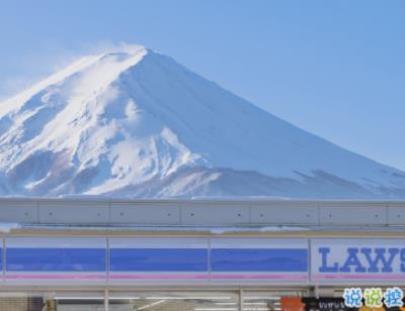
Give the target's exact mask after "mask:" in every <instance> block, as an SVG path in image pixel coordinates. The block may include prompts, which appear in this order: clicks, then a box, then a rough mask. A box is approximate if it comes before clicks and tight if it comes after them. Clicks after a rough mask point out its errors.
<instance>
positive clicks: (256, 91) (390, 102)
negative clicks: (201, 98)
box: [0, 0, 405, 170]
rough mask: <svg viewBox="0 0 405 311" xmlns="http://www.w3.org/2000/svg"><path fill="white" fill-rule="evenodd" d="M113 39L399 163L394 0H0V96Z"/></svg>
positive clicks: (402, 66) (404, 32)
mask: <svg viewBox="0 0 405 311" xmlns="http://www.w3.org/2000/svg"><path fill="white" fill-rule="evenodd" d="M120 42H127V43H138V44H143V45H145V46H148V47H150V48H152V49H155V50H158V51H160V52H162V53H165V54H167V55H170V56H172V57H174V58H175V59H176V60H177V61H179V62H180V63H182V64H184V65H186V66H187V67H189V68H190V69H192V70H194V71H196V72H197V73H199V74H201V75H203V76H205V77H206V78H209V79H210V80H214V81H216V82H218V83H219V84H220V85H222V86H223V87H225V88H227V89H229V90H231V91H233V92H235V93H236V94H238V95H240V96H242V97H245V98H247V99H249V100H250V101H252V102H253V103H255V104H256V105H258V106H260V107H262V108H264V109H265V110H268V111H269V112H272V113H274V114H275V115H277V116H279V117H282V118H284V119H286V120H288V121H290V122H292V123H294V124H296V125H298V126H300V127H301V128H304V129H306V130H308V131H311V132H313V133H315V134H318V135H320V136H322V137H324V138H327V139H329V140H331V141H333V142H335V143H337V144H338V145H341V146H343V147H346V148H349V149H351V150H353V151H356V152H359V153H361V154H364V155H367V156H369V157H371V158H373V159H376V160H378V161H380V162H383V163H385V164H389V165H392V166H396V167H398V168H401V169H403V170H405V143H404V141H405V139H404V138H403V137H405V1H402V0H390V1H383V0H380V1H374V0H357V1H351V0H346V1H343V0H341V1H339V0H336V1H332V0H330V1H323V0H322V1H321V0H319V1H316V0H307V1H301V0H295V1H292V0H277V1H275V0H273V1H271V0H263V1H260V0H249V1H248V0H245V1H237V0H204V1H198V0H184V1H183V0H171V1H169V0H161V1H157V0H145V1H137V0H131V1H130V0H128V1H126V0H114V1H113V0H110V1H103V0H97V1H96V0H86V1H83V0H80V1H79V0H64V1H63V0H60V1H54V0H49V1H44V0H36V1H33V0H32V1H31V0H26V1H22V0H0V46H1V48H0V81H1V82H0V98H4V97H7V96H9V95H11V94H13V93H14V92H16V91H18V90H19V89H21V88H22V87H25V86H27V85H28V84H30V83H32V82H33V81H35V80H37V79H39V78H41V77H43V76H45V75H47V74H49V73H50V72H52V71H53V70H55V69H57V68H59V67H61V66H63V65H64V64H66V63H68V62H69V61H70V60H72V59H73V58H75V57H77V56H78V55H81V54H85V53H88V52H92V51H94V50H97V49H101V48H103V47H105V46H110V45H112V44H117V43H120Z"/></svg>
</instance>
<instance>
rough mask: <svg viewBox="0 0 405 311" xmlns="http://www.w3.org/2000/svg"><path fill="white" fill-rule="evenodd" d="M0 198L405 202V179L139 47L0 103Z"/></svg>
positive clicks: (79, 65)
mask: <svg viewBox="0 0 405 311" xmlns="http://www.w3.org/2000/svg"><path fill="white" fill-rule="evenodd" d="M0 194H2V195H35V196H60V195H108V196H123V197H191V196H203V197H204V196H215V197H219V196H225V197H233V196H278V197H280V196H282V197H302V198H310V197H314V198H315V197H316V198H382V197H385V198H401V197H402V198H404V197H405V173H404V172H401V171H399V170H397V169H394V168H391V167H388V166H385V165H382V164H379V163H377V162H374V161H372V160H370V159H367V158H365V157H363V156H360V155H358V154H355V153H352V152H350V151H347V150H345V149H343V148H340V147H338V146H336V145H334V144H332V143H330V142H328V141H326V140H323V139H321V138H319V137H317V136H314V135H312V134H310V133H308V132H305V131H303V130H301V129H299V128H297V127H294V126H293V125H291V124H289V123H287V122H285V121H283V120H281V119H279V118H277V117H275V116H273V115H271V114H269V113H267V112H265V111H263V110H261V109H259V108H257V107H256V106H254V105H253V104H251V103H249V102H247V101H246V100H244V99H242V98H240V97H238V96H236V95H234V94H231V93H230V92H228V91H226V90H224V89H222V88H221V87H219V86H218V85H216V84H215V83H213V82H210V81H208V80H206V79H204V78H202V77H200V76H198V75H197V74H195V73H193V72H191V71H190V70H188V69H186V68H185V67H183V66H181V65H180V64H178V63H176V62H175V61H174V60H173V59H171V58H169V57H167V56H164V55H161V54H158V53H156V52H153V51H151V50H148V49H146V48H143V47H131V48H125V49H124V48H123V49H121V50H119V51H114V52H109V53H103V54H100V55H92V56H88V57H85V58H82V59H80V60H78V61H77V62H75V63H74V64H72V65H71V66H69V67H67V68H66V69H64V70H62V71H60V72H58V73H56V74H54V75H52V76H50V77H49V78H48V79H45V80H44V81H41V82H40V83H38V84H37V85H35V86H33V87H32V88H31V89H28V90H26V91H24V92H22V93H20V94H19V95H17V96H15V97H14V98H11V99H9V100H7V101H5V102H2V103H0Z"/></svg>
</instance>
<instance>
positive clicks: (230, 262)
mask: <svg viewBox="0 0 405 311" xmlns="http://www.w3.org/2000/svg"><path fill="white" fill-rule="evenodd" d="M6 256H7V262H6V269H7V271H10V272H19V271H20V272H23V271H33V272H35V271H39V272H41V271H42V272H43V271H48V272H56V271H65V272H103V271H106V257H107V251H106V249H94V248H90V249H89V248H7V253H6ZM208 257H209V256H208V249H205V248H199V249H195V248H193V249H190V248H187V249H182V248H166V249H164V248H152V249H151V248H125V249H121V248H112V249H110V260H109V262H110V267H109V269H110V271H112V272H119V271H128V272H131V271H133V272H136V271H139V272H165V271H166V272H206V271H208V270H209V266H211V267H210V268H211V270H212V271H213V272H241V271H246V272H249V271H250V272H260V271H261V272H307V271H308V251H307V250H306V249H228V248H226V249H212V250H211V255H210V262H209V260H208ZM0 264H1V261H0Z"/></svg>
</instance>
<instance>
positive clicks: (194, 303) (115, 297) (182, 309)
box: [109, 291, 239, 311]
mask: <svg viewBox="0 0 405 311" xmlns="http://www.w3.org/2000/svg"><path fill="white" fill-rule="evenodd" d="M134 310H137V311H142V310H145V311H238V310H239V296H238V294H237V293H235V292H218V291H216V292H141V293H140V292H134V293H114V292H112V293H111V292H110V299H109V311H134Z"/></svg>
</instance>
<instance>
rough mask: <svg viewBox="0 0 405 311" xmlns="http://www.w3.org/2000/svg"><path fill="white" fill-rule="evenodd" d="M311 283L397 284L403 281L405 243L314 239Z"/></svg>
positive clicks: (395, 241) (312, 242)
mask: <svg viewBox="0 0 405 311" xmlns="http://www.w3.org/2000/svg"><path fill="white" fill-rule="evenodd" d="M311 280H312V281H313V282H314V283H318V282H319V283H337V282H339V281H342V282H344V283H365V284H367V283H370V282H371V283H375V282H388V283H389V282H391V283H399V282H403V281H404V280H405V239H350V238H348V239H326V238H325V239H313V240H311Z"/></svg>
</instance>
